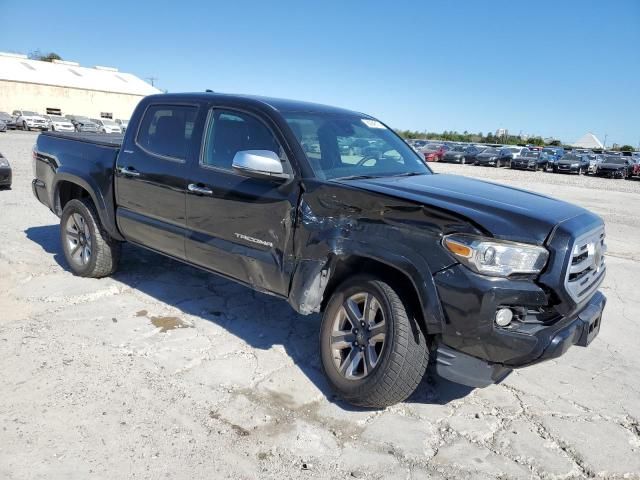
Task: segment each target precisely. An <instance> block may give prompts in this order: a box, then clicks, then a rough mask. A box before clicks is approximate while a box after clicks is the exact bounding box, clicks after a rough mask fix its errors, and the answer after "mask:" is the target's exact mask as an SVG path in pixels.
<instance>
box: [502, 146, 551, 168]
mask: <svg viewBox="0 0 640 480" xmlns="http://www.w3.org/2000/svg"><path fill="white" fill-rule="evenodd" d="M548 164H549V156H548V155H547V154H546V153H544V152H536V151H528V152H524V153H523V154H522V155H520V157H519V158H514V159H513V160H511V168H514V169H520V170H533V171H538V170H545V169H546V168H547V165H548Z"/></svg>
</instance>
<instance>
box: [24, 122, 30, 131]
mask: <svg viewBox="0 0 640 480" xmlns="http://www.w3.org/2000/svg"><path fill="white" fill-rule="evenodd" d="M22 130H24V131H25V132H30V131H31V129H30V128H29V127H27V122H25V121H24V120H23V121H22Z"/></svg>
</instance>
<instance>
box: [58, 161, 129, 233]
mask: <svg viewBox="0 0 640 480" xmlns="http://www.w3.org/2000/svg"><path fill="white" fill-rule="evenodd" d="M62 182H70V183H73V184H76V185H78V186H79V187H82V188H83V189H84V190H86V191H87V192H88V193H89V196H90V197H91V201H92V202H93V204H94V205H95V207H96V211H97V212H98V216H99V217H100V222H101V223H102V226H103V228H104V229H105V230H106V231H107V233H108V234H109V235H110V236H111V237H113V238H114V239H116V240H124V238H123V237H122V235H120V232H119V231H118V228H117V227H116V223H115V218H114V215H113V213H114V212H113V209H112V208H110V207H109V205H107V202H106V201H105V199H104V196H103V195H102V191H101V190H100V188H99V187H98V185H97V184H96V183H95V181H94V180H93V179H92V178H91V177H90V176H87V175H86V174H84V173H83V172H81V171H78V170H75V169H70V168H67V167H64V166H60V167H59V168H58V170H57V171H56V174H55V177H54V179H53V182H52V188H51V193H50V195H51V198H49V201H50V204H51V205H53V208H54V212H55V214H56V215H58V216H61V215H62V208H61V207H60V201H59V199H60V196H59V191H60V184H61V183H62Z"/></svg>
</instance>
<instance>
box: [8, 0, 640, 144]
mask: <svg viewBox="0 0 640 480" xmlns="http://www.w3.org/2000/svg"><path fill="white" fill-rule="evenodd" d="M0 12H1V13H0V15H1V17H2V20H3V21H2V28H1V29H0V50H3V51H14V52H22V53H28V52H30V51H33V50H35V49H40V50H42V51H55V52H57V53H59V54H60V55H61V56H62V57H63V58H65V59H68V60H75V61H78V62H80V64H81V65H87V66H92V65H108V66H116V67H118V68H120V70H122V71H127V72H132V73H135V74H137V75H139V76H141V77H150V76H154V77H157V79H158V80H157V85H158V86H159V87H161V88H163V89H167V90H169V91H171V92H175V91H201V90H204V89H206V88H211V89H213V90H215V91H220V92H235V93H253V94H260V95H271V96H280V97H288V98H295V99H301V100H309V101H316V102H321V103H328V104H333V105H338V106H343V107H347V108H352V109H355V110H359V111H364V112H367V113H369V114H372V115H375V116H377V117H379V118H380V119H382V120H384V121H385V122H386V123H388V124H390V125H392V126H394V127H396V128H411V129H417V130H429V131H442V130H458V131H464V130H468V131H473V132H478V131H482V132H485V133H486V132H488V131H495V130H496V129H497V128H508V129H509V130H510V131H511V132H514V133H519V132H520V131H522V132H525V133H529V134H538V135H542V136H552V135H554V136H557V137H560V138H561V139H563V140H564V141H567V142H572V141H574V140H576V139H577V138H578V137H579V136H581V135H582V134H584V133H585V132H587V131H592V132H594V133H595V134H596V135H597V136H598V137H599V138H600V139H601V140H604V136H605V134H607V135H608V137H607V138H608V140H607V143H608V144H611V143H612V142H617V143H620V144H621V143H631V144H633V145H638V144H639V143H640V0H609V1H592V0H582V1H574V0H555V1H547V0H539V1H538V0H536V1H532V0H530V1H528V2H523V1H513V0H512V1H507V0H500V1H491V0H487V1H484V2H479V1H474V0H468V1H462V0H461V1H448V2H441V1H438V2H436V1H418V0H416V1H413V2H409V1H402V0H395V1H393V2H391V1H388V0H387V1H377V0H369V1H365V0H348V1H346V0H340V1H337V0H336V1H334V0H322V1H314V2H310V1H304V0H298V1H289V0H282V1H277V0H273V1H270V2H267V1H248V0H234V1H228V0H227V1H224V2H218V1H205V0H201V1H195V0H194V1H190V0H183V1H180V2H161V1H147V0H138V1H128V2H126V1H120V0H112V1H108V2H106V1H90V2H87V1H83V2H79V1H75V0H66V1H64V2H21V1H14V0H0Z"/></svg>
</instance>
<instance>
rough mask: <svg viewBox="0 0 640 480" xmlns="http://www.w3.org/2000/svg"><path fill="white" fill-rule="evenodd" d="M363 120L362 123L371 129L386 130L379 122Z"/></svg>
mask: <svg viewBox="0 0 640 480" xmlns="http://www.w3.org/2000/svg"><path fill="white" fill-rule="evenodd" d="M361 120H362V123H364V124H365V125H366V126H367V127H369V128H384V125H382V124H381V123H380V122H379V121H377V120H370V119H368V118H363V119H361Z"/></svg>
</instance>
